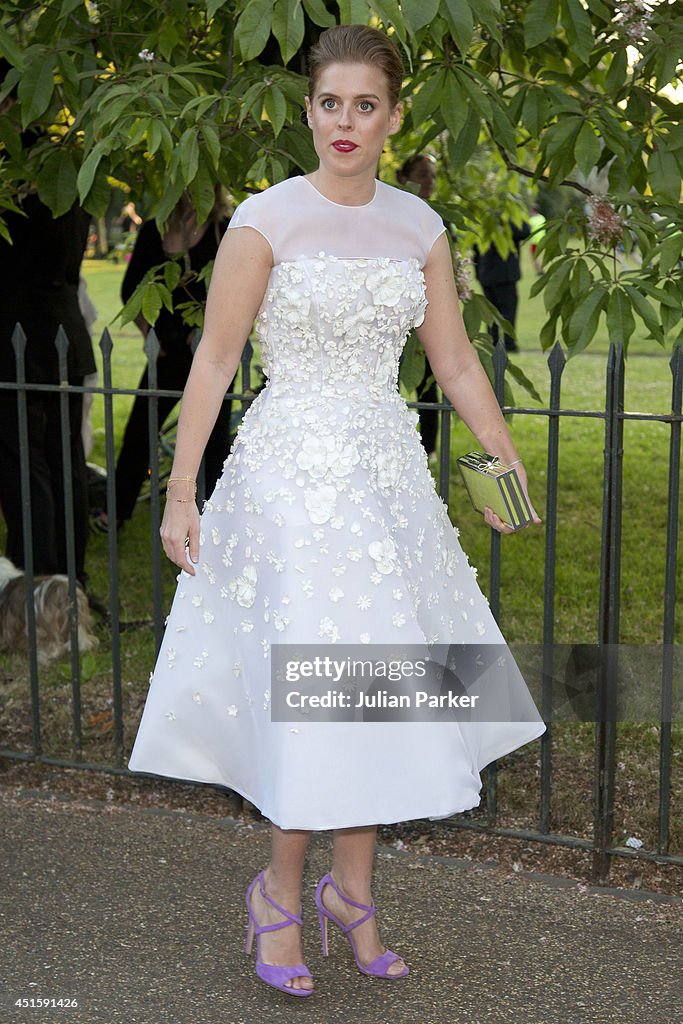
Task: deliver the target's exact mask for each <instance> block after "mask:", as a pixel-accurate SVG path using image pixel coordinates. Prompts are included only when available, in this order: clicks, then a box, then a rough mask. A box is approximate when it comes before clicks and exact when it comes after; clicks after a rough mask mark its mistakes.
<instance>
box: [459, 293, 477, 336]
mask: <svg viewBox="0 0 683 1024" xmlns="http://www.w3.org/2000/svg"><path fill="white" fill-rule="evenodd" d="M462 318H463V322H464V324H465V330H466V331H467V337H468V338H474V336H475V335H476V334H478V333H479V328H480V326H481V313H480V312H479V304H478V303H477V302H473V301H472V299H470V300H469V302H466V303H465V304H464V305H463V310H462Z"/></svg>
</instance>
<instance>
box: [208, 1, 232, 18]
mask: <svg viewBox="0 0 683 1024" xmlns="http://www.w3.org/2000/svg"><path fill="white" fill-rule="evenodd" d="M227 2H228V0H207V3H206V20H207V21H210V20H211V18H213V16H214V14H215V13H216V11H219V10H220V9H221V7H225V5H226V3H227Z"/></svg>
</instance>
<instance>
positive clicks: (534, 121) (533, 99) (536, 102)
mask: <svg viewBox="0 0 683 1024" xmlns="http://www.w3.org/2000/svg"><path fill="white" fill-rule="evenodd" d="M549 110H550V104H549V103H548V98H547V96H546V95H545V93H544V91H543V89H536V88H533V87H532V88H531V89H528V90H527V93H526V96H525V98H524V106H523V107H522V123H523V124H524V127H525V128H528V130H529V133H530V134H531V136H532V137H533V138H534V139H538V138H540V135H541V131H542V129H543V127H544V125H545V123H546V121H547V119H548V112H549Z"/></svg>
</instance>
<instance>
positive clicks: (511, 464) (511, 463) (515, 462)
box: [508, 459, 523, 466]
mask: <svg viewBox="0 0 683 1024" xmlns="http://www.w3.org/2000/svg"><path fill="white" fill-rule="evenodd" d="M522 461H523V460H522V459H515V460H514V461H513V462H508V466H516V465H517V463H518V462H522Z"/></svg>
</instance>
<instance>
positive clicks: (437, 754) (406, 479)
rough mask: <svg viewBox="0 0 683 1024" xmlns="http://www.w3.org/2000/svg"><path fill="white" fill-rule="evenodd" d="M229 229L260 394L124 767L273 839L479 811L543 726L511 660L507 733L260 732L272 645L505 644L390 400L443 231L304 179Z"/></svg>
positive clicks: (397, 401)
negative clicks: (260, 260)
mask: <svg viewBox="0 0 683 1024" xmlns="http://www.w3.org/2000/svg"><path fill="white" fill-rule="evenodd" d="M238 227H251V228H253V229H255V230H257V231H259V232H260V233H261V234H263V235H264V236H265V237H266V239H267V240H268V241H269V243H270V245H271V247H272V250H273V269H272V272H271V275H270V279H269V282H268V288H267V291H266V294H265V296H264V299H263V303H262V306H261V309H260V310H259V313H258V317H257V322H256V326H257V330H258V336H259V338H260V341H261V345H262V352H263V361H264V368H265V370H266V373H267V377H268V382H267V386H266V387H265V388H264V390H263V391H262V392H261V393H260V394H259V395H258V397H257V398H256V400H255V401H254V402H253V404H252V405H251V407H250V408H249V410H248V411H247V413H246V415H245V417H244V420H243V423H242V425H241V427H240V430H239V432H238V436H237V438H236V440H235V443H234V446H233V449H232V451H231V453H230V455H229V457H228V459H227V460H226V463H225V467H224V471H223V475H222V477H221V479H220V480H219V482H218V484H217V485H216V489H215V491H214V493H213V495H212V496H211V499H210V501H208V502H207V503H206V505H205V507H204V510H203V513H202V517H201V548H200V556H199V562H198V565H197V573H196V576H194V577H192V576H190V575H189V574H187V573H185V572H181V573H180V576H179V577H178V580H179V582H178V588H177V592H176V595H175V598H174V601H173V606H172V609H171V612H170V615H169V618H168V621H167V626H166V632H165V636H164V640H163V644H162V646H161V650H160V653H159V657H158V660H157V664H156V667H155V670H154V673H153V677H152V681H151V684H150V689H149V693H148V695H147V700H146V704H145V708H144V712H143V716H142V720H141V723H140V727H139V730H138V733H137V737H136V740H135V744H134V747H133V751H132V754H131V757H130V761H129V768H130V769H131V770H132V771H139V772H148V773H152V774H156V775H162V776H168V777H171V778H177V779H191V780H196V781H200V782H206V783H213V784H219V785H223V786H226V787H229V788H230V789H233V790H235V791H237V792H239V793H241V794H242V795H244V796H245V797H246V798H247V799H249V800H250V801H252V802H253V803H254V804H255V805H256V806H258V807H259V808H260V809H261V811H262V813H263V814H264V815H266V817H268V818H269V819H270V820H271V821H273V822H274V823H275V824H277V825H279V826H280V827H281V828H299V829H330V828H342V827H347V826H352V825H364V824H374V823H389V822H396V821H404V820H409V819H411V818H422V817H425V818H440V817H445V816H448V815H451V814H454V813H457V812H459V811H463V810H465V809H467V808H471V807H474V806H477V805H478V803H479V800H480V796H479V794H480V790H481V779H480V776H479V772H480V771H481V769H482V768H483V767H484V766H485V765H487V764H488V763H490V762H491V761H492V760H494V759H495V758H497V757H500V756H502V755H503V754H506V753H508V752H509V751H511V750H514V749H515V748H517V747H519V746H521V745H523V744H525V743H527V742H529V741H530V740H532V739H534V738H535V737H537V736H540V735H541V734H542V733H543V732H544V731H545V725H544V724H543V721H542V720H541V718H540V716H539V715H538V712H537V710H536V707H535V705H534V702H533V700H532V698H531V696H530V694H529V691H528V689H527V686H526V684H525V682H524V680H523V678H522V676H521V674H520V673H519V671H518V670H516V666H515V665H514V661H513V659H512V657H511V656H510V659H509V661H510V663H511V664H512V670H511V669H510V664H508V666H507V669H506V674H505V681H504V688H505V692H504V693H503V694H502V696H503V699H504V700H505V701H508V702H509V709H510V714H509V718H510V720H509V721H496V722H490V723H483V724H482V723H462V722H460V723H459V722H453V721H451V722H434V721H432V722H429V721H423V722H407V723H406V722H396V721H394V722H378V721H375V722H360V723H359V722H313V721H311V722H304V723H303V724H302V723H297V724H296V725H293V724H292V723H291V722H277V721H272V720H271V687H272V686H273V683H272V681H271V648H272V646H273V645H275V644H279V643H287V644H290V643H291V644H304V643H305V644H320V645H327V644H344V645H346V644H358V645H365V644H369V645H372V644H375V643H383V644H387V643H393V642H395V641H398V642H408V643H425V642H426V643H428V644H434V643H439V644H468V643H479V644H481V643H491V644H496V645H502V644H504V639H503V637H502V635H501V633H500V631H499V629H498V627H497V625H496V622H495V620H494V618H493V616H492V614H491V612H490V609H489V606H488V603H487V601H486V599H485V597H484V596H483V594H482V593H481V591H480V589H479V587H478V585H477V582H476V578H475V573H474V571H473V569H472V567H471V566H470V565H469V563H468V561H467V558H466V556H465V554H464V553H463V551H462V548H461V547H460V544H459V541H458V532H457V530H456V529H455V528H454V527H453V526H452V525H451V523H450V521H449V519H448V515H447V511H446V507H445V505H444V503H443V502H442V500H441V498H440V497H439V496H438V494H437V493H436V491H435V488H434V484H433V480H432V477H431V475H430V473H429V470H428V466H427V460H426V456H425V453H424V450H423V448H422V445H421V443H420V438H419V435H418V433H417V431H416V423H417V416H416V414H415V413H414V412H413V411H412V410H409V409H408V408H407V406H406V404H405V402H404V400H403V399H402V398H401V397H400V395H399V392H398V385H397V379H398V362H399V357H400V355H401V352H402V349H403V345H404V343H405V339H406V336H407V334H408V332H409V331H410V329H411V328H412V327H413V326H419V324H420V323H421V321H422V319H423V316H424V312H425V309H426V305H427V303H426V299H425V290H424V278H423V274H422V270H421V268H422V267H423V266H424V264H425V262H426V260H427V257H428V255H429V251H430V249H431V247H432V245H433V243H434V241H435V240H436V238H437V237H438V236H439V235H440V234H441V232H442V231H443V224H442V222H441V220H440V218H439V217H438V216H437V215H436V214H435V213H434V211H433V210H431V208H430V207H428V206H427V205H426V204H425V203H423V202H422V201H421V200H420V199H418V198H417V197H415V196H413V195H411V194H409V193H405V192H402V191H400V190H398V189H395V188H392V187H391V186H388V185H385V184H383V183H382V182H379V181H378V182H377V183H376V190H375V195H374V198H373V199H372V200H371V202H370V203H368V204H366V205H365V206H357V207H356V206H354V207H347V206H340V205H338V204H336V203H333V202H331V201H330V200H328V199H326V198H325V197H324V196H322V195H321V194H320V193H319V192H318V191H317V190H316V189H315V187H314V186H313V185H312V183H311V182H310V181H308V179H306V178H303V177H301V178H293V179H290V180H288V181H285V182H283V183H281V184H279V185H275V186H273V187H271V188H269V189H268V190H266V191H265V192H263V193H261V194H259V195H256V196H252V197H250V198H249V199H247V200H245V201H244V202H243V203H242V204H241V205H240V206H239V207H238V209H237V211H236V213H235V215H234V216H233V218H232V220H231V222H230V228H238ZM499 696H500V695H499Z"/></svg>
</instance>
